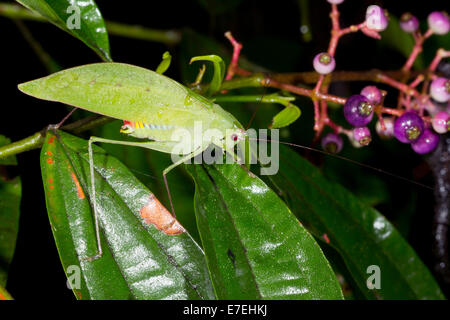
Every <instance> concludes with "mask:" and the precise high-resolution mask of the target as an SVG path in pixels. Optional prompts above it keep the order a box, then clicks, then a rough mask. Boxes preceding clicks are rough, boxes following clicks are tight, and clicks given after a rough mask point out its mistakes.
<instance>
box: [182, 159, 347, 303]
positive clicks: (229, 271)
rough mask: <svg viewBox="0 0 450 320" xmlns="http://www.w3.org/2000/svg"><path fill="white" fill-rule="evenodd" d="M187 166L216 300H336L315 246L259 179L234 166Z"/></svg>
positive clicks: (335, 290) (335, 286)
mask: <svg viewBox="0 0 450 320" xmlns="http://www.w3.org/2000/svg"><path fill="white" fill-rule="evenodd" d="M187 168H188V170H189V172H190V173H191V174H192V176H193V178H194V180H195V183H196V193H195V200H194V201H195V207H196V215H197V224H198V228H199V233H200V237H201V239H202V243H203V247H204V250H205V254H206V258H207V262H208V267H209V270H210V273H211V278H212V281H213V284H214V288H215V291H216V294H217V296H218V298H220V299H341V298H342V292H341V289H340V287H339V284H338V282H337V280H336V277H335V275H334V273H333V271H332V269H331V267H330V265H329V263H328V261H327V260H326V259H325V257H324V255H323V253H322V251H321V250H320V247H319V246H318V244H317V243H316V242H315V240H314V239H313V238H312V236H311V235H310V234H309V233H308V232H307V231H306V229H304V228H303V227H302V226H301V224H300V223H299V222H298V220H297V219H295V217H294V215H292V213H291V212H290V211H289V209H288V208H287V207H286V205H285V204H284V203H283V202H282V201H281V200H280V199H279V198H278V197H277V196H276V195H275V193H274V192H273V191H272V190H270V189H269V188H268V187H267V186H266V185H265V184H264V183H263V182H262V181H261V180H260V179H259V178H257V177H256V176H254V175H253V174H252V173H249V172H248V171H247V170H245V169H244V168H243V167H241V166H239V165H237V164H233V165H231V164H226V165H214V166H213V165H205V166H201V165H195V166H193V165H188V166H187Z"/></svg>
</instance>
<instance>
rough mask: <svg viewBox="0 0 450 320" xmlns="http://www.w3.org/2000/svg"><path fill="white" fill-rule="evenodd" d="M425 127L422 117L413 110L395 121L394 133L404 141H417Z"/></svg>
mask: <svg viewBox="0 0 450 320" xmlns="http://www.w3.org/2000/svg"><path fill="white" fill-rule="evenodd" d="M424 129H425V124H424V122H423V120H422V118H421V117H420V116H419V115H418V114H417V113H415V112H413V111H408V112H405V113H404V114H402V115H401V116H400V117H398V118H397V120H395V123H394V135H395V137H396V138H397V139H398V140H399V141H400V142H403V143H411V142H414V141H416V140H417V139H418V138H419V137H420V136H421V135H422V133H423V130H424Z"/></svg>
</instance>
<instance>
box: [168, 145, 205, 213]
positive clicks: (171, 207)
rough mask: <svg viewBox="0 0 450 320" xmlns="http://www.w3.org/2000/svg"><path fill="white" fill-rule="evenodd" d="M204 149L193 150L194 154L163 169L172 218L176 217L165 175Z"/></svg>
mask: <svg viewBox="0 0 450 320" xmlns="http://www.w3.org/2000/svg"><path fill="white" fill-rule="evenodd" d="M205 149H206V148H205V147H203V148H198V149H197V150H195V151H194V152H192V153H190V154H188V155H186V156H184V157H182V158H181V159H180V160H178V161H176V162H174V163H173V164H171V165H170V166H168V167H167V168H166V169H164V171H163V179H164V185H165V187H166V191H167V195H168V198H169V202H170V209H171V210H172V215H173V216H174V217H176V214H175V209H174V206H173V202H172V195H171V194H170V189H169V183H168V182H167V177H166V175H167V174H168V173H169V172H170V171H171V170H172V169H174V168H176V167H178V166H179V165H180V164H182V163H184V162H186V161H187V160H190V159H192V158H195V157H196V156H197V155H199V154H201V153H202V152H203V151H205Z"/></svg>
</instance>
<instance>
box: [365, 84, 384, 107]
mask: <svg viewBox="0 0 450 320" xmlns="http://www.w3.org/2000/svg"><path fill="white" fill-rule="evenodd" d="M361 95H363V96H364V97H366V98H367V100H369V102H370V103H372V104H374V105H378V104H380V102H381V91H380V90H379V89H378V88H377V87H375V86H367V87H364V88H363V89H362V90H361Z"/></svg>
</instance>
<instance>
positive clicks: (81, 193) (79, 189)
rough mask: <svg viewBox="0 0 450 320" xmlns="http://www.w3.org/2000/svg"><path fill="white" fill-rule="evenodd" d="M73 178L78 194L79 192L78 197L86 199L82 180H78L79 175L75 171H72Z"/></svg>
mask: <svg viewBox="0 0 450 320" xmlns="http://www.w3.org/2000/svg"><path fill="white" fill-rule="evenodd" d="M72 180H73V182H75V186H76V187H77V194H78V198H80V199H84V192H83V189H82V188H81V186H80V182H79V181H78V178H77V176H76V175H75V173H73V172H72Z"/></svg>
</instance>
